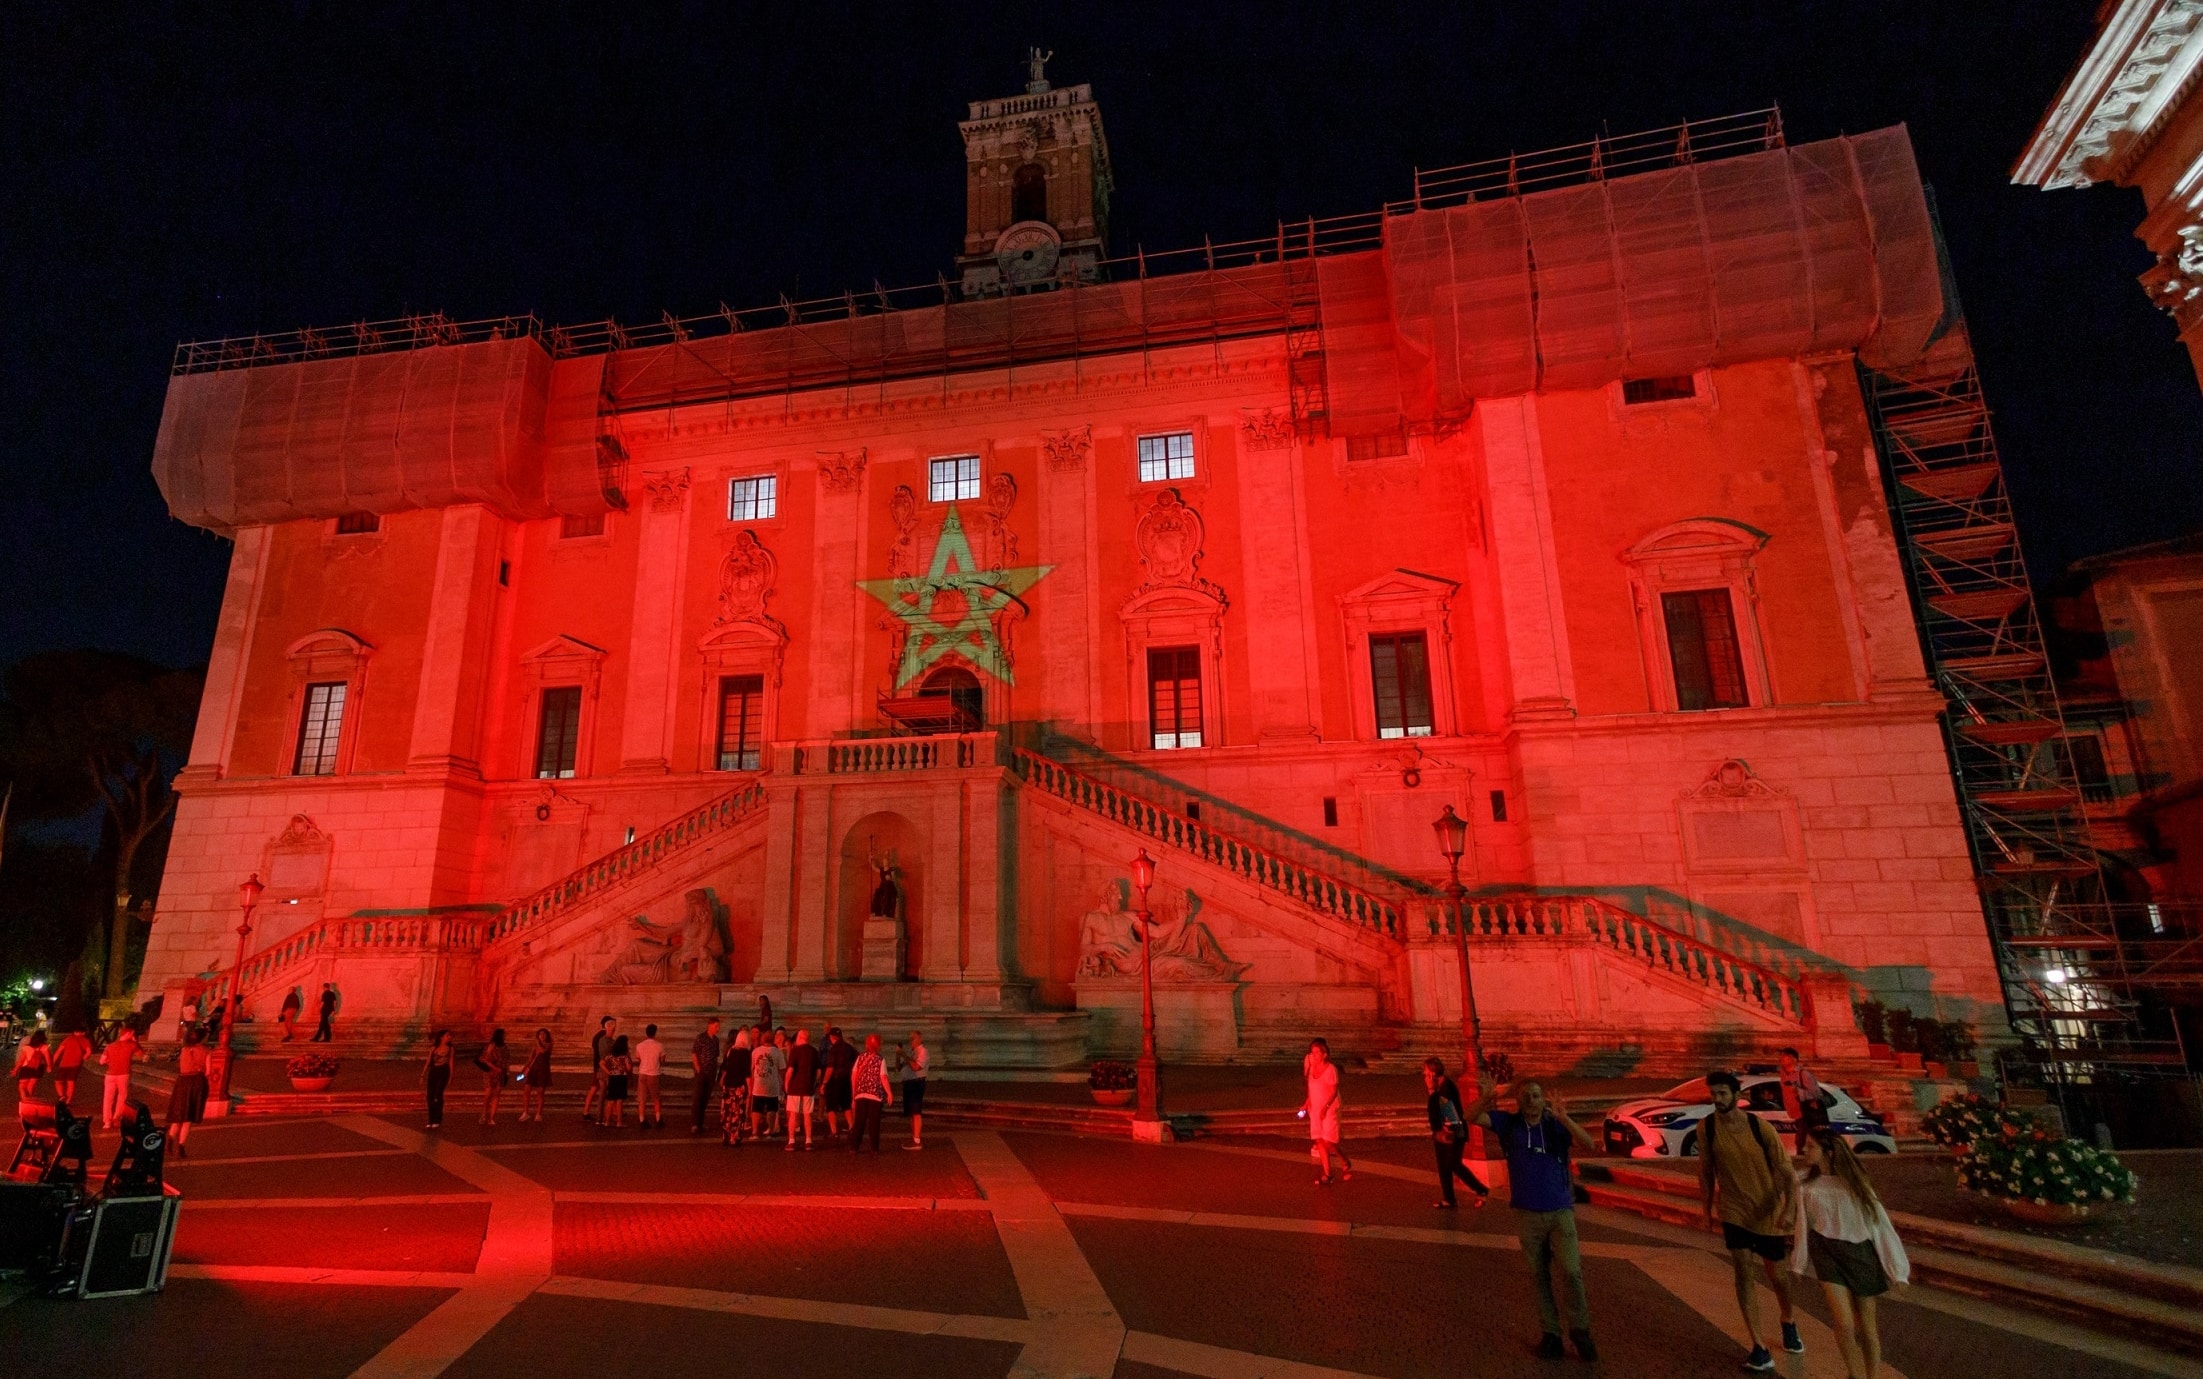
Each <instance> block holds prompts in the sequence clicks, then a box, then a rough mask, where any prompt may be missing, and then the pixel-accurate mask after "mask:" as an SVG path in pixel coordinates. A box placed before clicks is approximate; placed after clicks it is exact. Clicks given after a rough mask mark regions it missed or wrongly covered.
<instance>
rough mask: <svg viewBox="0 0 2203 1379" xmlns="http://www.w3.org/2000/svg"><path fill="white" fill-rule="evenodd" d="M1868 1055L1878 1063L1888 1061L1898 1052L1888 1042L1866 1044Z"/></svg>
mask: <svg viewBox="0 0 2203 1379" xmlns="http://www.w3.org/2000/svg"><path fill="white" fill-rule="evenodd" d="M1866 1056H1867V1057H1869V1058H1871V1059H1873V1060H1874V1061H1875V1062H1877V1063H1888V1062H1891V1061H1892V1060H1894V1059H1895V1058H1896V1057H1897V1055H1896V1053H1895V1052H1893V1051H1892V1050H1891V1049H1890V1047H1889V1045H1887V1044H1868V1045H1867V1046H1866Z"/></svg>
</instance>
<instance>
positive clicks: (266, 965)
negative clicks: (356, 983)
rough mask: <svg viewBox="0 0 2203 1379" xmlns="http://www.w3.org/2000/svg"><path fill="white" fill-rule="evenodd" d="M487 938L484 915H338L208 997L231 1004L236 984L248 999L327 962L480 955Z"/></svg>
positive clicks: (252, 960)
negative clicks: (351, 958) (358, 956)
mask: <svg viewBox="0 0 2203 1379" xmlns="http://www.w3.org/2000/svg"><path fill="white" fill-rule="evenodd" d="M488 932H489V917H488V916H487V915H484V914H480V913H475V914H459V915H339V916H335V917H332V918H329V919H324V920H321V921H320V922H319V923H315V924H309V925H307V926H306V927H305V928H303V929H301V930H299V931H298V932H297V933H295V934H291V935H289V936H288V937H286V938H284V939H282V940H280V941H278V942H276V943H272V944H269V945H268V946H267V947H266V948H263V949H261V950H260V951H259V952H257V953H254V954H252V955H251V956H249V957H247V958H246V959H245V961H244V963H243V965H242V966H240V967H232V968H230V969H229V970H227V971H224V972H220V973H217V974H216V975H215V976H214V978H213V979H212V980H211V981H209V982H208V983H207V995H208V997H209V998H210V999H211V1000H212V1001H214V1002H216V1003H220V1002H222V1001H225V1000H227V999H229V994H230V992H231V990H232V989H233V987H232V983H237V985H236V987H235V989H237V990H241V991H245V992H248V993H249V992H252V991H255V990H258V989H260V988H262V987H265V986H267V985H268V984H269V983H270V982H272V981H274V980H275V979H276V978H278V977H281V976H284V975H286V974H287V973H289V972H290V971H291V970H292V969H295V968H299V967H304V966H306V965H307V964H309V963H311V962H312V961H314V960H315V959H316V958H319V957H323V956H330V957H334V956H337V955H339V954H344V955H354V954H363V955H367V956H378V955H379V956H386V957H396V956H410V955H420V954H436V953H472V952H477V951H479V950H480V949H481V947H482V946H483V944H484V943H485V942H486V941H487V935H488Z"/></svg>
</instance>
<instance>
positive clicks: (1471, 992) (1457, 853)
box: [1430, 804, 1484, 1081]
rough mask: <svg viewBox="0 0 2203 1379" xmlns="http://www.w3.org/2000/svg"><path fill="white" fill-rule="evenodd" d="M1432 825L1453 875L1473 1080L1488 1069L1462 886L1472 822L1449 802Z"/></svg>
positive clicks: (1450, 894) (1450, 895)
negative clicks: (1473, 976) (1477, 1012)
mask: <svg viewBox="0 0 2203 1379" xmlns="http://www.w3.org/2000/svg"><path fill="white" fill-rule="evenodd" d="M1430 827H1431V831H1432V832H1433V833H1436V834H1437V835H1438V850H1439V851H1440V852H1442V853H1444V854H1445V855H1446V870H1447V873H1448V875H1449V877H1450V879H1449V880H1448V881H1447V883H1446V900H1447V903H1448V904H1449V905H1451V906H1452V909H1453V937H1454V942H1455V943H1457V944H1459V945H1460V949H1461V1040H1462V1042H1463V1043H1464V1044H1466V1045H1467V1046H1468V1062H1467V1067H1466V1071H1467V1073H1468V1076H1469V1078H1470V1079H1471V1080H1472V1081H1473V1080H1474V1079H1475V1078H1477V1077H1479V1076H1480V1075H1482V1073H1483V1071H1484V1022H1483V1021H1482V1020H1480V1019H1478V1018H1477V1014H1476V984H1475V983H1474V982H1473V981H1471V980H1470V978H1469V917H1468V915H1467V914H1466V913H1465V912H1464V911H1463V908H1462V904H1461V901H1462V898H1463V897H1464V896H1466V895H1467V894H1468V891H1467V890H1466V889H1464V888H1463V887H1462V885H1461V857H1462V854H1464V853H1466V852H1467V851H1468V850H1469V821H1468V820H1467V819H1464V818H1462V817H1461V816H1460V815H1459V814H1456V813H1454V812H1453V806H1452V805H1450V804H1449V805H1447V806H1446V812H1445V813H1443V814H1441V815H1439V816H1438V819H1437V822H1435V823H1433V824H1432V825H1431V826H1430Z"/></svg>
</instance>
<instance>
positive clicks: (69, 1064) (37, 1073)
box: [11, 1023, 207, 1158]
mask: <svg viewBox="0 0 2203 1379" xmlns="http://www.w3.org/2000/svg"><path fill="white" fill-rule="evenodd" d="M145 1052H146V1050H145V1045H144V1044H143V1043H142V1042H141V1041H140V1040H139V1038H138V1032H137V1030H136V1028H135V1027H134V1026H132V1025H130V1024H128V1023H125V1024H123V1025H122V1026H121V1027H120V1028H119V1029H117V1030H116V1031H115V1033H114V1034H113V1036H112V1037H110V1038H108V1039H106V1040H105V1041H104V1042H97V1043H95V1042H94V1040H93V1038H92V1036H91V1035H90V1034H89V1033H87V1032H86V1031H84V1030H81V1029H72V1030H66V1031H59V1032H49V1031H47V1030H44V1029H34V1030H32V1031H31V1032H30V1033H29V1034H28V1035H26V1036H25V1037H24V1038H23V1041H22V1042H21V1043H19V1044H18V1045H16V1049H15V1064H14V1067H13V1069H12V1073H11V1075H12V1076H13V1077H14V1078H15V1098H16V1102H17V1104H18V1105H20V1104H22V1103H23V1102H26V1101H36V1100H43V1099H45V1097H44V1096H42V1095H41V1094H42V1093H43V1092H46V1091H48V1090H49V1083H50V1092H51V1099H52V1100H53V1101H54V1102H55V1103H56V1104H58V1105H61V1106H66V1107H68V1108H69V1109H70V1110H71V1111H74V1110H75V1109H76V1094H77V1087H78V1085H79V1084H80V1083H81V1082H82V1081H83V1079H84V1076H85V1069H86V1068H87V1067H90V1066H92V1065H94V1064H97V1065H98V1068H99V1079H100V1099H99V1124H100V1128H101V1129H102V1130H113V1129H115V1128H117V1127H118V1126H120V1125H121V1124H122V1123H123V1121H124V1119H125V1118H126V1117H128V1116H129V1115H130V1114H131V1111H130V1100H131V1097H130V1077H131V1072H132V1070H133V1069H134V1068H135V1067H136V1066H137V1063H138V1060H139V1059H140V1058H142V1057H144V1056H145ZM206 1109H207V1042H206V1032H205V1031H204V1030H203V1029H201V1028H199V1027H197V1026H192V1027H189V1028H187V1029H186V1030H185V1031H184V1039H183V1044H182V1045H181V1047H180V1048H179V1050H178V1052H177V1056H176V1079H175V1082H174V1085H173V1086H171V1087H170V1089H169V1095H168V1113H167V1126H168V1143H169V1147H170V1148H171V1149H172V1150H173V1151H174V1153H175V1154H176V1157H178V1158H189V1157H191V1153H190V1150H189V1149H187V1148H186V1147H185V1145H186V1143H187V1141H188V1140H189V1139H190V1136H191V1127H192V1126H194V1125H196V1124H198V1123H199V1121H200V1120H201V1119H203V1118H204V1117H205V1115H206Z"/></svg>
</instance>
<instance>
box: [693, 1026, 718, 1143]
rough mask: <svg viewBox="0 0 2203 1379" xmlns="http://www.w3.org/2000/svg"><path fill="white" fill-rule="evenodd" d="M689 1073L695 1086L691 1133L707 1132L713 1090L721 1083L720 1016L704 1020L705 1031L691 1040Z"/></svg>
mask: <svg viewBox="0 0 2203 1379" xmlns="http://www.w3.org/2000/svg"><path fill="white" fill-rule="evenodd" d="M688 1067H689V1074H690V1076H691V1077H693V1078H694V1079H695V1084H696V1085H695V1086H694V1087H693V1088H692V1089H691V1090H690V1093H689V1108H688V1110H689V1115H688V1132H689V1133H690V1134H691V1135H701V1134H703V1133H704V1113H705V1112H706V1111H708V1110H710V1109H711V1097H712V1093H713V1092H714V1091H716V1090H717V1088H718V1082H719V1017H718V1016H716V1015H714V1016H712V1017H711V1018H710V1019H709V1020H706V1021H705V1022H704V1032H703V1033H702V1034H699V1035H697V1036H696V1038H695V1039H693V1040H691V1041H690V1043H689V1046H688Z"/></svg>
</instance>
